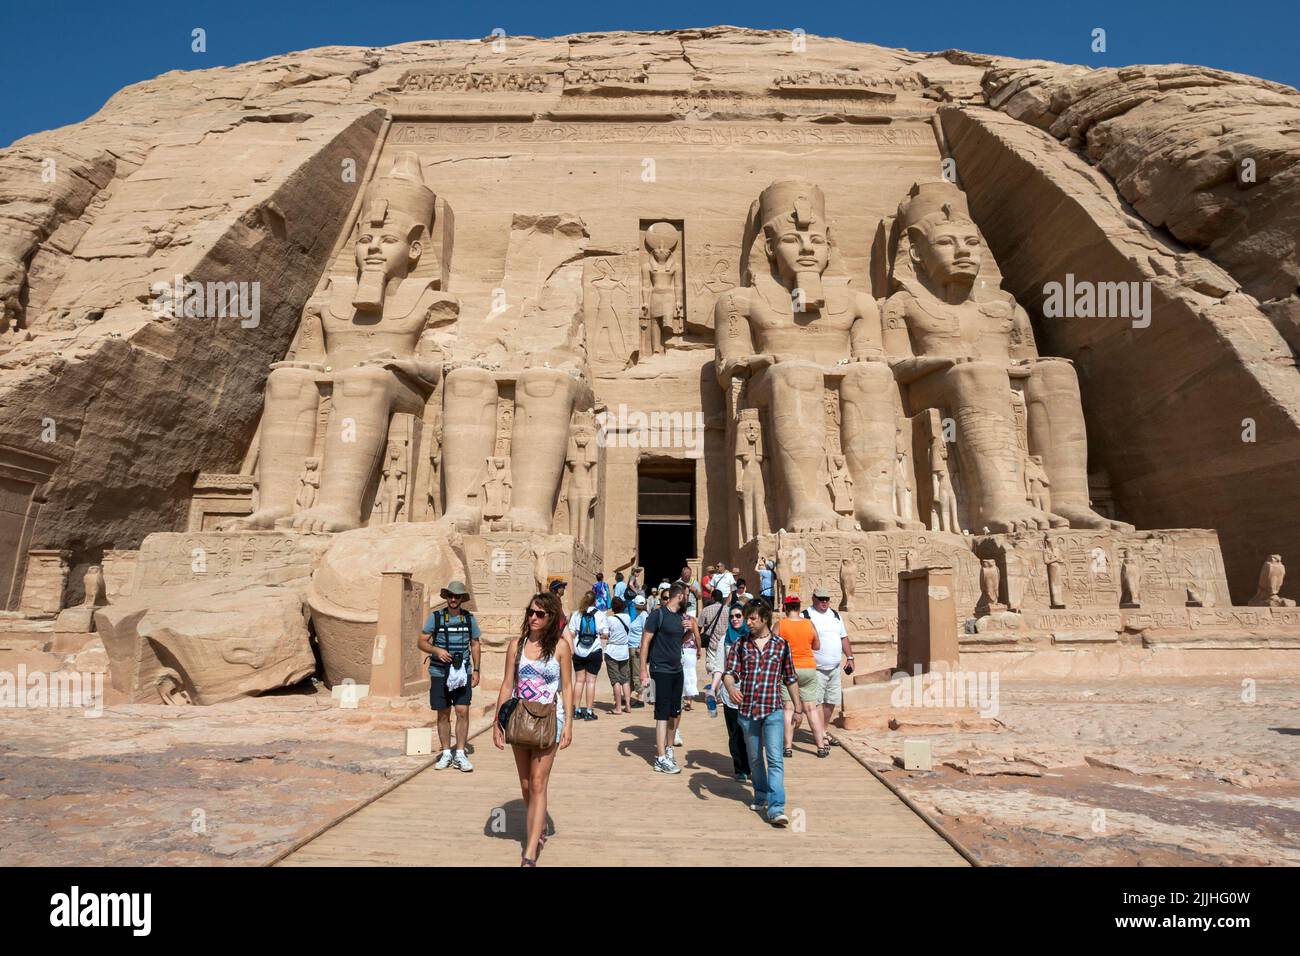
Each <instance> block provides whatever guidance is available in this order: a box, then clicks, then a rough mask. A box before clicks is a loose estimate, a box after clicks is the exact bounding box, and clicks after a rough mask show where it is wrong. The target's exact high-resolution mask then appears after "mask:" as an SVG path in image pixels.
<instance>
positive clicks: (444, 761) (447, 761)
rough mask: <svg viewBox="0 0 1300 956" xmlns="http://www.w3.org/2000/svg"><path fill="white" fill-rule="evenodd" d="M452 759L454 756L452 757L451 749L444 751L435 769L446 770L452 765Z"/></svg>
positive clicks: (434, 766)
mask: <svg viewBox="0 0 1300 956" xmlns="http://www.w3.org/2000/svg"><path fill="white" fill-rule="evenodd" d="M451 759H452V758H451V751H450V750H444V751H443V752H442V756H441V757H439V758H438V762H437V763H436V764H434V765H433V769H434V770H446V769H447V768H448V767H450V766H451Z"/></svg>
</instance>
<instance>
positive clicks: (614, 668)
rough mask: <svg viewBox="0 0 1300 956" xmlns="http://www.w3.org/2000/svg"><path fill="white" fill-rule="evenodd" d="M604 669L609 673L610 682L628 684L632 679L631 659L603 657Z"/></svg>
mask: <svg viewBox="0 0 1300 956" xmlns="http://www.w3.org/2000/svg"><path fill="white" fill-rule="evenodd" d="M605 671H606V673H608V674H609V682H610V684H628V683H631V681H632V661H631V659H629V660H626V661H616V660H611V659H610V657H609V656H608V655H606V657H605Z"/></svg>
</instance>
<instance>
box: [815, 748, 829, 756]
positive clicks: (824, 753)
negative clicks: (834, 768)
mask: <svg viewBox="0 0 1300 956" xmlns="http://www.w3.org/2000/svg"><path fill="white" fill-rule="evenodd" d="M830 755H831V748H830V747H818V748H817V756H819V757H829V756H830Z"/></svg>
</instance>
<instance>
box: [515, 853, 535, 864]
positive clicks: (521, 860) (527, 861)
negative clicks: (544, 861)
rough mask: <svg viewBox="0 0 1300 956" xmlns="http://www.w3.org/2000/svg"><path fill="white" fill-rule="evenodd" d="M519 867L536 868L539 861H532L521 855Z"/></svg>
mask: <svg viewBox="0 0 1300 956" xmlns="http://www.w3.org/2000/svg"><path fill="white" fill-rule="evenodd" d="M519 865H520V866H536V865H537V861H536V860H530V859H528V857H526V856H523V855H522V854H521V855H520V857H519Z"/></svg>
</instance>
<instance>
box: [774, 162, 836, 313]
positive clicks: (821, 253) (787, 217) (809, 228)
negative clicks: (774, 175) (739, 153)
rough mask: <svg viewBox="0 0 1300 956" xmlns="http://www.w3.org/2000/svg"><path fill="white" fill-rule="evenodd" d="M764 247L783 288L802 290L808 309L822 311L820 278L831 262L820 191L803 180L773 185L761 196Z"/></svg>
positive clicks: (823, 198)
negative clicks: (820, 309) (819, 309)
mask: <svg viewBox="0 0 1300 956" xmlns="http://www.w3.org/2000/svg"><path fill="white" fill-rule="evenodd" d="M758 225H760V226H762V228H763V241H764V244H765V245H764V248H765V249H766V250H767V259H768V262H770V263H771V265H772V269H773V271H774V272H775V273H776V276H777V278H779V279H780V280H781V282H782V284H783V285H785V286H786V288H788V289H790V290H792V291H793V290H800V291H802V293H803V295H802V296H801V297H799V298H800V299H801V300H802V303H803V305H804V307H805V308H809V307H813V308H820V307H821V305H822V303H823V302H824V301H825V300H824V297H823V295H822V286H821V276H822V273H823V272H825V271H826V267H827V266H828V265H829V264H830V259H831V237H830V223H829V222H828V221H827V219H826V197H825V196H823V195H822V191H821V189H819V188H818V187H817V186H815V185H813V184H812V183H810V182H806V181H804V180H802V179H787V180H783V181H781V182H776V183H773V184H772V185H770V186H768V187H767V188H766V189H764V190H763V192H762V194H761V195H759V197H758Z"/></svg>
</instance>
